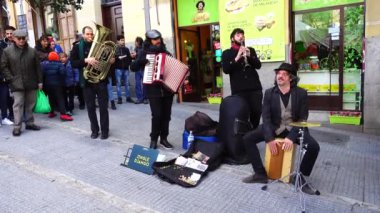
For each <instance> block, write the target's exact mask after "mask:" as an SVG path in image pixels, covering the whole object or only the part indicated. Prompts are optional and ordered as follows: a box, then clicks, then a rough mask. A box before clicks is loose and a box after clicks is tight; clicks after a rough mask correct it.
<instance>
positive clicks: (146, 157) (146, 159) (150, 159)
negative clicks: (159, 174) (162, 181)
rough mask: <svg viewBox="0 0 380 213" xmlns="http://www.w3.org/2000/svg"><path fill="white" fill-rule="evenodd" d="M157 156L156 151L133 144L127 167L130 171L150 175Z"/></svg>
mask: <svg viewBox="0 0 380 213" xmlns="http://www.w3.org/2000/svg"><path fill="white" fill-rule="evenodd" d="M157 156H158V150H156V149H149V148H146V147H143V146H140V145H137V144H135V145H133V148H132V152H131V153H130V157H129V161H128V164H127V166H128V167H129V168H131V169H134V170H137V171H140V172H143V173H146V174H148V175H152V174H153V169H152V165H153V163H154V162H155V161H156V160H157Z"/></svg>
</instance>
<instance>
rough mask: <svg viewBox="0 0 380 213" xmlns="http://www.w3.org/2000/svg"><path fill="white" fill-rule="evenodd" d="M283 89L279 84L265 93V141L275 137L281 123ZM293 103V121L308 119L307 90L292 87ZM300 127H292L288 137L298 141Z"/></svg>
mask: <svg viewBox="0 0 380 213" xmlns="http://www.w3.org/2000/svg"><path fill="white" fill-rule="evenodd" d="M280 93H281V91H280V90H279V89H278V87H277V86H275V87H272V88H270V89H267V90H266V91H265V95H264V103H263V113H262V118H263V129H264V137H265V141H266V142H269V141H272V140H274V139H275V135H276V134H275V131H276V129H277V128H279V127H280V124H281V104H280V99H281V97H280ZM290 95H291V100H290V101H291V102H290V103H291V104H292V121H293V122H300V121H306V120H307V118H308V116H309V107H308V99H307V92H306V90H304V89H302V88H299V87H292V88H291V89H290ZM298 131H299V128H294V127H293V128H292V129H291V130H290V133H289V134H288V136H287V138H289V139H290V140H292V141H296V139H297V136H298Z"/></svg>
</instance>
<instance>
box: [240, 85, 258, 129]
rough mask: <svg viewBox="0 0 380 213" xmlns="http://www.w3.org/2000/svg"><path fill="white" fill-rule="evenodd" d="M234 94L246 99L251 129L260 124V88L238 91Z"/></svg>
mask: <svg viewBox="0 0 380 213" xmlns="http://www.w3.org/2000/svg"><path fill="white" fill-rule="evenodd" d="M236 95H238V96H240V97H242V98H244V100H246V101H247V103H248V106H249V110H250V115H249V119H250V122H251V124H252V126H253V129H256V128H257V126H259V124H260V117H261V111H262V110H261V108H262V101H263V92H262V91H261V90H258V91H246V92H239V93H237V94H236Z"/></svg>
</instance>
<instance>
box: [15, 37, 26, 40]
mask: <svg viewBox="0 0 380 213" xmlns="http://www.w3.org/2000/svg"><path fill="white" fill-rule="evenodd" d="M16 39H17V40H25V37H16Z"/></svg>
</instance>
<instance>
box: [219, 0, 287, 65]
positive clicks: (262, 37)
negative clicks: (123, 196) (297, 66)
mask: <svg viewBox="0 0 380 213" xmlns="http://www.w3.org/2000/svg"><path fill="white" fill-rule="evenodd" d="M219 14H220V35H221V36H220V39H221V45H222V49H223V50H225V49H228V48H230V46H231V40H230V34H231V32H232V30H233V29H234V28H242V29H243V30H244V32H245V33H244V35H245V44H246V46H249V47H253V48H254V49H255V50H256V53H257V55H258V57H259V58H260V60H261V61H263V62H266V61H267V62H268V61H284V60H285V1H284V0H255V1H252V0H220V1H219Z"/></svg>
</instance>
